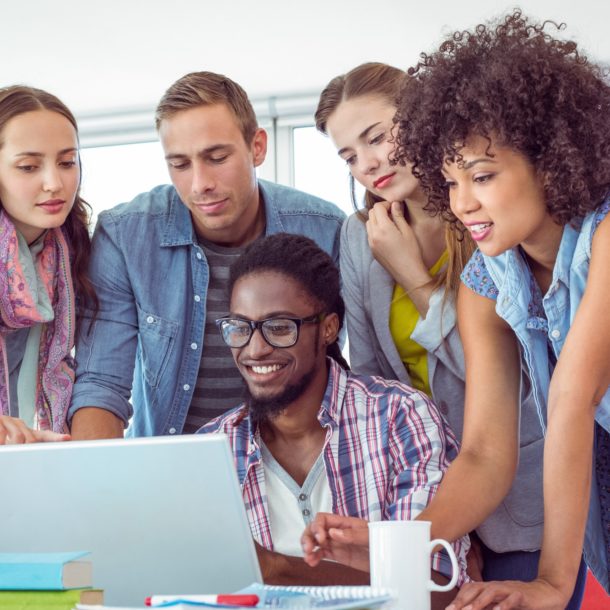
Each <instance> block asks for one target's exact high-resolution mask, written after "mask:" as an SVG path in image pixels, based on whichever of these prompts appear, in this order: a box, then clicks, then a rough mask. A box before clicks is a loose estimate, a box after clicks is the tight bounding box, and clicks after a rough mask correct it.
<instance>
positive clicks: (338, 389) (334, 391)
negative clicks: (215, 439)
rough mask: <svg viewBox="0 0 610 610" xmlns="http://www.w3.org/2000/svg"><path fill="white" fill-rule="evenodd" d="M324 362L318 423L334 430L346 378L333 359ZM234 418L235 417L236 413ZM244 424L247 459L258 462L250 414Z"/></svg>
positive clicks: (254, 427)
mask: <svg viewBox="0 0 610 610" xmlns="http://www.w3.org/2000/svg"><path fill="white" fill-rule="evenodd" d="M326 362H327V363H328V382H327V383H326V390H325V391H324V398H323V399H322V404H321V405H320V409H319V411H318V421H319V422H320V425H321V426H322V427H326V426H330V427H331V428H332V429H335V428H336V427H338V426H339V421H340V418H341V407H342V406H343V400H344V398H345V392H346V388H347V379H348V377H347V372H346V371H345V370H344V369H343V368H342V367H341V366H340V365H339V364H337V362H335V360H334V359H333V358H330V357H328V358H326ZM234 417H237V413H236V414H235V416H234ZM244 423H245V425H246V426H247V427H248V451H247V454H248V458H249V459H252V458H255V459H259V460H260V442H259V435H258V428H257V427H256V426H255V425H254V423H253V422H252V419H251V417H250V414H248V416H247V417H246V421H245V422H244Z"/></svg>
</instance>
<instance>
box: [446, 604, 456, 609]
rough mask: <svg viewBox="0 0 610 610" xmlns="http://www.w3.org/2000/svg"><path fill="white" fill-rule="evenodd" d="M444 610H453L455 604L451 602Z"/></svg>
mask: <svg viewBox="0 0 610 610" xmlns="http://www.w3.org/2000/svg"><path fill="white" fill-rule="evenodd" d="M445 610H455V606H454V605H453V604H451V605H450V606H447V607H446V608H445Z"/></svg>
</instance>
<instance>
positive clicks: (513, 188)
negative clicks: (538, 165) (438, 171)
mask: <svg viewBox="0 0 610 610" xmlns="http://www.w3.org/2000/svg"><path fill="white" fill-rule="evenodd" d="M459 152H460V153H461V155H462V156H463V164H462V163H457V164H456V163H449V162H446V163H445V165H444V166H443V174H444V175H445V178H446V180H447V185H448V188H449V204H450V206H451V211H452V212H453V213H454V214H455V216H456V217H457V218H458V219H459V220H460V221H461V222H462V224H463V225H464V226H465V227H466V229H468V231H469V232H470V235H471V236H472V238H473V239H474V241H475V242H476V244H477V246H478V247H479V248H480V250H481V252H483V253H484V254H486V255H487V256H497V255H499V254H501V253H502V252H504V251H506V250H508V249H510V248H514V247H515V246H517V245H521V246H522V247H523V248H524V250H525V251H526V252H527V253H528V254H529V253H530V252H531V253H534V252H535V251H538V252H540V251H543V250H545V249H548V248H547V247H554V244H555V243H556V242H557V236H558V234H559V235H561V232H562V228H561V227H560V226H559V225H557V224H556V223H555V222H554V221H553V219H552V218H551V216H550V215H549V213H548V210H547V207H546V204H545V197H544V189H543V185H542V180H541V179H540V177H539V176H538V175H537V173H536V170H535V168H534V166H533V165H532V164H531V163H530V162H529V160H528V159H527V158H526V157H525V155H523V154H521V153H520V152H518V151H516V150H514V149H511V148H506V147H502V146H498V145H497V144H494V143H493V142H492V144H491V145H489V142H488V140H487V139H485V138H482V137H472V138H469V140H468V141H467V143H466V146H464V147H463V148H462V149H461V150H460V151H459ZM532 255H533V257H534V258H537V257H536V255H535V254H532Z"/></svg>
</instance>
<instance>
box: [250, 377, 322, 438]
mask: <svg viewBox="0 0 610 610" xmlns="http://www.w3.org/2000/svg"><path fill="white" fill-rule="evenodd" d="M315 372H316V371H315V370H314V369H313V368H312V369H311V371H309V372H307V373H305V374H304V375H303V377H301V379H299V381H298V382H297V383H295V384H293V385H289V386H286V388H284V391H283V392H282V393H281V394H279V395H278V396H271V397H269V398H256V397H255V396H252V394H251V393H250V390H249V389H247V388H246V393H247V397H246V404H247V406H248V413H249V415H250V419H251V420H252V423H253V424H254V425H255V426H257V427H259V428H260V427H261V426H263V425H266V424H268V423H269V422H270V421H271V420H272V419H274V418H276V417H277V416H278V415H280V414H281V413H282V411H284V410H285V409H286V407H288V406H289V405H290V404H292V403H293V402H294V401H295V400H297V399H298V398H300V397H301V396H302V395H303V394H304V393H305V391H306V390H307V388H308V387H309V386H310V385H311V382H312V380H313V378H314V375H315Z"/></svg>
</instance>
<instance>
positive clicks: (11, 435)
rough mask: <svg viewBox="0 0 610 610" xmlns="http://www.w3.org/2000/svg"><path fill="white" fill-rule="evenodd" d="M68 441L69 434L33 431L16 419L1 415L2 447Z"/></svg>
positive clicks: (0, 436) (0, 437)
mask: <svg viewBox="0 0 610 610" xmlns="http://www.w3.org/2000/svg"><path fill="white" fill-rule="evenodd" d="M68 440H70V435H69V434H59V433H58V432H51V431H50V430H32V429H31V428H28V427H27V426H26V425H25V424H24V423H23V421H22V420H20V419H18V418H16V417H9V416H8V415H0V445H20V444H23V443H41V442H52V441H68Z"/></svg>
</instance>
